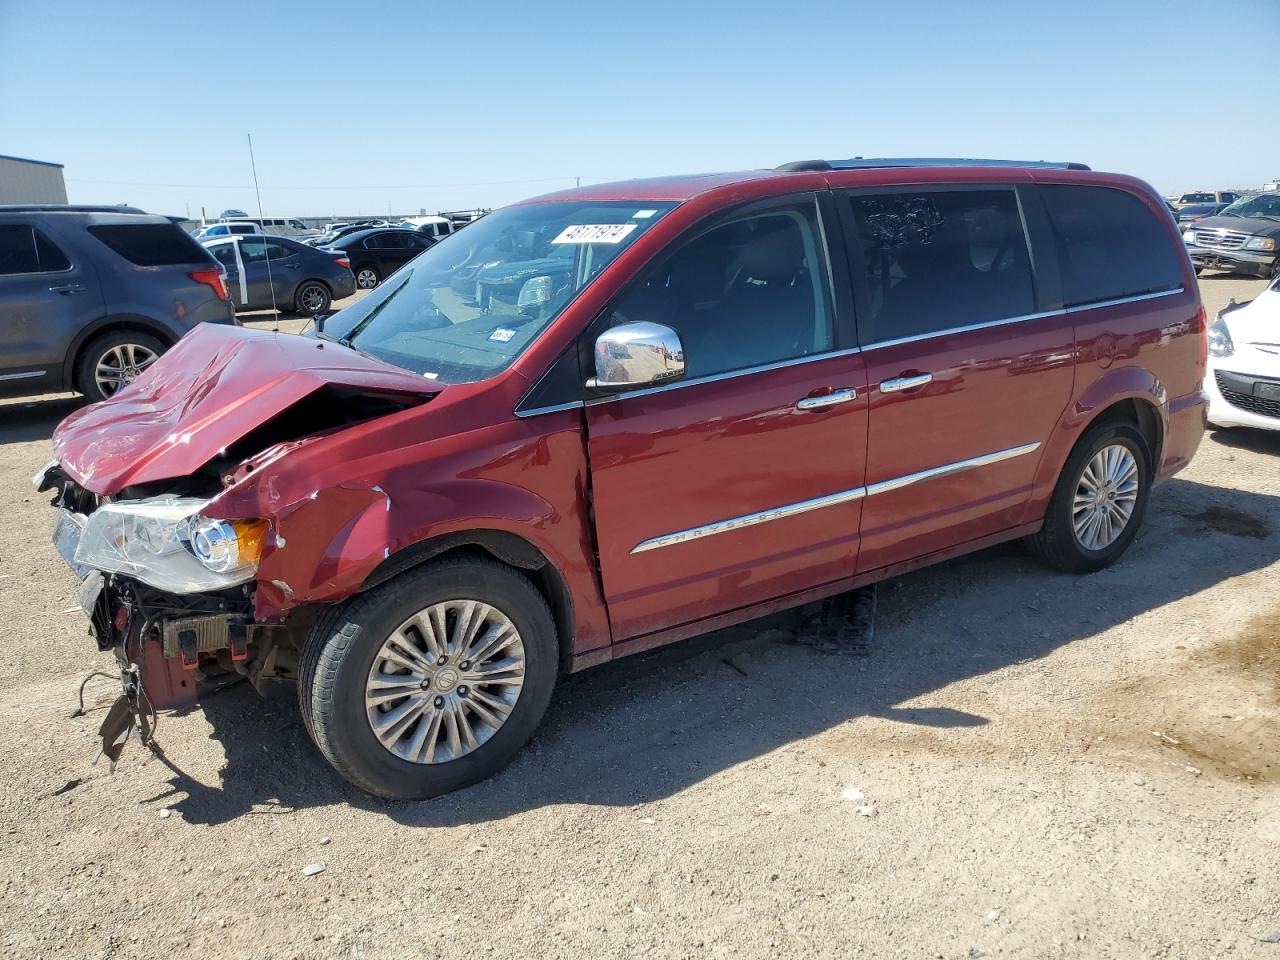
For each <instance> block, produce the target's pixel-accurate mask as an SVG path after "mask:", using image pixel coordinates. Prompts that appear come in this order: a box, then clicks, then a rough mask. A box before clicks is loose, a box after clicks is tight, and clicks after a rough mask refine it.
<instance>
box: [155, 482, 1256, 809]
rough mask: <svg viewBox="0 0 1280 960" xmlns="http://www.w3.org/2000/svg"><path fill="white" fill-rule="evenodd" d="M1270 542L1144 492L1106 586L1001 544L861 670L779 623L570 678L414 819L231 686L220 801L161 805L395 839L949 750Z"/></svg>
mask: <svg viewBox="0 0 1280 960" xmlns="http://www.w3.org/2000/svg"><path fill="white" fill-rule="evenodd" d="M1210 505H1212V506H1214V507H1216V508H1220V509H1222V510H1225V511H1229V512H1230V514H1231V515H1232V516H1238V517H1245V518H1248V519H1249V520H1250V521H1251V522H1252V525H1251V526H1250V527H1249V528H1248V529H1247V530H1246V531H1245V532H1243V533H1242V532H1240V528H1239V526H1238V525H1233V524H1227V525H1222V524H1219V523H1216V522H1213V521H1214V519H1215V517H1214V516H1210V517H1209V518H1208V519H1206V514H1207V513H1211V511H1209V510H1208V509H1207V508H1208V507H1209V506H1210ZM1276 530H1280V497H1271V496H1265V495H1261V494H1256V493H1250V492H1246V491H1241V490H1230V489H1223V488H1219V487H1212V486H1208V485H1204V484H1200V483H1195V482H1192V481H1187V480H1181V479H1174V480H1172V481H1170V482H1169V483H1167V484H1165V485H1164V486H1162V487H1160V488H1159V489H1158V490H1157V491H1156V493H1155V496H1154V497H1153V501H1152V505H1151V509H1150V511H1149V512H1148V515H1147V522H1146V525H1145V526H1144V529H1143V532H1142V534H1141V535H1140V536H1139V538H1138V540H1137V541H1136V542H1135V543H1134V545H1133V547H1132V548H1131V550H1130V552H1129V553H1128V554H1127V555H1126V557H1125V559H1124V560H1123V561H1122V562H1121V563H1119V564H1118V565H1116V566H1115V567H1112V568H1110V569H1109V570H1105V571H1102V572H1100V573H1097V574H1093V575H1092V576H1089V577H1085V578H1079V577H1073V576H1068V575H1063V574H1057V573H1053V572H1050V571H1048V570H1046V569H1045V568H1043V567H1041V566H1039V565H1038V564H1036V563H1035V562H1033V561H1032V560H1031V559H1030V557H1029V556H1027V555H1026V554H1025V553H1024V552H1023V551H1022V550H1021V548H1020V547H1019V546H1017V545H1016V544H1011V545H1006V546H1002V547H997V548H993V549H990V550H986V551H983V552H981V553H978V554H975V555H972V556H969V557H965V558H961V559H958V560H954V561H951V562H949V563H946V564H942V565H939V566H937V567H933V568H931V569H928V570H923V571H919V572H917V573H914V574H910V575H908V576H905V577H902V578H899V579H897V580H894V581H890V582H888V583H886V584H883V585H881V587H880V598H879V610H878V620H877V632H876V639H875V641H874V643H873V644H872V645H871V649H870V654H869V655H868V656H863V657H846V656H831V655H824V654H821V653H818V652H816V651H814V650H813V649H811V648H809V647H806V646H799V645H795V643H794V640H795V632H794V627H795V624H796V623H797V620H798V618H796V617H795V615H794V614H790V613H783V614H778V615H775V616H772V617H768V618H765V619H761V620H757V621H755V622H753V623H749V624H744V625H742V626H739V627H735V628H731V629H728V630H721V631H718V632H717V633H714V634H709V635H707V636H704V637H700V638H697V639H694V640H690V641H686V642H685V643H682V644H677V645H675V646H673V647H668V648H666V649H663V650H659V651H655V652H653V653H650V654H646V655H642V656H639V657H633V658H629V659H624V660H620V661H617V662H614V663H609V664H606V665H604V666H601V667H598V668H596V669H594V670H590V671H587V672H585V673H582V674H577V675H575V676H572V677H569V678H567V679H566V680H565V681H564V682H563V683H562V684H561V686H560V687H559V689H558V691H557V695H556V698H555V700H554V702H553V704H552V708H551V710H550V712H549V714H548V716H547V718H546V720H545V721H544V723H543V726H542V728H541V729H540V731H539V732H538V734H537V736H536V737H535V739H534V741H533V743H532V744H531V745H530V746H529V748H527V749H526V750H525V751H524V752H523V753H522V754H521V755H520V756H519V757H518V758H517V759H516V760H515V762H514V763H513V764H512V765H511V766H510V767H508V768H507V769H506V770H504V771H502V772H500V773H499V774H497V775H496V776H495V777H493V778H492V779H490V780H488V781H486V782H484V783H482V784H479V785H477V786H474V787H471V788H469V789H467V790H464V791H460V792H458V793H455V794H452V795H449V796H446V797H442V798H439V799H437V800H434V801H430V802H425V803H403V802H395V803H389V802H384V801H380V800H377V799H375V798H371V797H369V796H367V795H365V794H363V793H361V792H360V791H358V790H356V789H354V788H353V787H351V786H349V785H348V784H346V783H345V782H344V781H342V780H341V779H340V778H339V777H338V776H337V774H335V773H334V772H333V771H332V770H330V769H329V767H328V765H327V764H326V763H325V762H324V761H323V759H322V758H321V757H320V755H319V753H318V752H317V751H316V750H315V748H314V747H313V746H312V745H311V743H310V741H309V739H308V737H307V735H306V733H305V731H304V730H303V728H302V726H301V724H300V722H299V721H298V720H297V718H296V711H295V710H294V709H293V708H292V707H282V706H281V705H279V704H275V703H270V702H267V701H263V700H261V699H259V698H258V697H257V695H256V694H255V693H254V692H253V691H252V690H251V689H249V688H248V687H247V685H243V684H242V685H241V686H240V687H238V688H236V689H235V690H232V691H229V692H227V693H226V694H224V695H221V696H219V697H216V698H214V699H213V700H211V701H209V702H207V703H206V704H204V714H205V717H206V718H207V720H208V722H209V723H210V724H211V725H212V728H213V732H212V736H213V737H214V738H215V739H217V740H219V741H220V742H221V744H222V747H223V749H224V751H225V755H226V764H225V766H224V768H223V770H222V772H221V784H220V785H219V786H216V787H209V786H204V785H201V784H200V783H198V782H196V781H194V780H193V779H192V778H190V777H187V776H185V775H184V774H182V773H181V771H180V770H179V769H178V767H179V766H180V764H181V759H180V758H179V757H176V756H173V757H169V758H168V759H169V762H170V763H171V764H172V765H173V767H174V770H175V776H174V778H173V780H172V786H173V789H174V790H175V791H179V792H183V793H185V794H186V798H185V799H182V800H180V801H178V802H177V803H174V804H171V805H173V806H175V807H176V808H177V809H179V810H181V812H182V814H183V817H184V818H185V819H186V820H188V821H193V822H197V823H222V822H225V821H227V820H231V819H234V818H235V817H237V816H240V815H243V814H248V813H264V812H271V811H273V810H277V809H292V808H301V807H310V806H321V805H328V804H334V803H342V804H351V805H355V806H358V807H362V808H365V809H369V810H373V811H379V812H382V813H385V815H386V816H388V817H390V818H391V819H393V820H395V821H396V822H398V823H400V824H403V825H407V826H422V827H429V826H446V825H457V824H465V823H482V822H486V821H490V820H497V819H501V818H504V817H508V816H510V815H512V814H514V813H518V812H521V811H526V810H530V809H536V808H540V807H545V806H550V805H558V804H581V803H591V804H600V805H610V806H626V805H632V804H641V803H647V802H651V801H654V800H659V799H662V798H665V797H669V796H671V795H673V794H676V793H678V792H679V791H681V790H683V789H685V788H687V787H689V786H690V785H691V784H695V783H697V782H699V781H702V780H704V779H706V778H708V777H711V776H713V775H715V774H717V773H719V772H721V771H724V770H726V769H728V768H730V767H732V766H734V765H735V764H739V763H742V762H744V761H748V760H751V759H753V758H756V757H760V756H762V755H764V754H767V753H769V752H771V751H774V750H777V749H779V748H780V747H785V746H787V745H789V744H794V743H797V742H798V741H802V740H804V739H805V738H808V737H811V736H813V735H815V734H818V733H821V732H823V731H826V730H829V729H831V728H833V727H835V726H838V725H840V724H845V723H848V722H849V721H852V720H856V719H857V718H860V717H879V718H884V719H887V720H891V721H894V722H896V723H903V724H910V725H923V726H929V727H937V728H948V730H949V732H948V734H947V736H948V737H949V738H953V739H954V738H959V744H960V747H959V748H960V749H963V748H964V742H965V738H967V737H975V738H977V737H978V736H980V733H978V730H977V728H980V727H981V726H982V725H984V724H985V723H987V721H988V718H986V717H981V716H976V715H974V714H971V713H966V712H964V711H961V710H958V709H956V708H955V707H954V706H952V705H950V704H948V702H947V698H946V695H945V693H939V691H943V690H945V689H946V688H947V687H948V685H950V684H952V683H955V682H956V681H960V680H965V679H969V678H973V677H976V676H981V675H983V674H987V673H991V672H994V671H997V670H1000V669H1001V668H1004V667H1007V666H1010V665H1013V664H1019V663H1024V662H1027V661H1034V660H1038V659H1040V658H1043V657H1045V656H1046V655H1048V654H1050V653H1052V652H1053V651H1054V650H1056V649H1058V648H1060V647H1062V646H1064V645H1066V644H1070V643H1073V642H1075V641H1077V640H1080V639H1082V638H1084V637H1089V636H1093V635H1095V634H1097V633H1100V632H1102V631H1105V630H1107V629H1108V628H1110V627H1112V626H1115V625H1117V624H1120V623H1123V622H1125V621H1128V620H1130V619H1132V618H1135V617H1138V616H1139V615H1141V614H1143V613H1145V612H1147V611H1150V610H1152V609H1155V608H1158V607H1161V606H1163V605H1165V604H1167V603H1171V602H1173V601H1175V600H1177V599H1179V598H1182V597H1185V596H1188V595H1191V594H1195V593H1197V592H1199V591H1202V590H1205V589H1208V588H1209V587H1211V586H1213V585H1214V584H1217V583H1220V582H1222V581H1225V580H1229V579H1231V578H1233V577H1236V576H1239V575H1241V574H1244V573H1247V572H1249V571H1251V570H1255V569H1259V568H1261V567H1264V566H1267V565H1269V564H1271V563H1273V562H1274V561H1275V560H1276V559H1277V556H1278V555H1280V535H1278V534H1277V533H1275V532H1272V531H1276ZM1259 531H1261V533H1259ZM161 739H162V740H163V728H162V730H161ZM864 747H865V749H866V750H868V751H874V750H876V749H878V748H879V746H878V744H877V743H876V742H875V737H874V736H872V735H868V739H867V740H865V741H859V742H855V743H854V747H853V753H852V754H851V758H850V761H849V762H850V763H851V764H855V765H856V763H857V755H858V753H859V752H860V751H861V750H862V749H863V748H864Z"/></svg>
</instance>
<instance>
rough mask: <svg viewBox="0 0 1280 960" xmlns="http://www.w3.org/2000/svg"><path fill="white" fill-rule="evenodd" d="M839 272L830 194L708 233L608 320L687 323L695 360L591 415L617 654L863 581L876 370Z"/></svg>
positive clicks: (650, 274)
mask: <svg viewBox="0 0 1280 960" xmlns="http://www.w3.org/2000/svg"><path fill="white" fill-rule="evenodd" d="M826 263H827V260H826V255H825V252H824V240H823V230H822V228H821V223H820V218H819V216H818V214H817V206H816V202H815V198H813V197H812V196H808V197H805V198H802V199H798V200H797V199H795V198H790V199H788V200H786V201H779V202H777V203H773V204H770V205H766V206H763V207H759V208H752V209H751V211H750V212H749V213H748V214H745V215H738V216H730V217H729V218H728V219H727V220H726V221H725V222H721V223H718V224H715V225H711V226H709V227H708V228H705V229H703V230H700V231H699V232H698V234H697V235H696V236H695V237H693V238H692V239H689V240H688V241H687V242H685V243H683V244H682V245H680V246H679V247H678V248H677V249H676V250H675V252H674V253H672V254H670V255H669V256H667V257H665V258H663V259H662V260H661V261H659V262H658V263H657V264H656V265H654V266H652V267H651V268H648V269H647V270H646V272H645V274H644V275H642V276H641V277H640V278H639V279H638V280H637V282H636V283H634V284H633V285H632V286H631V287H630V288H629V290H628V291H627V292H626V293H624V295H623V296H622V297H620V298H619V299H618V301H617V302H616V303H615V304H614V306H613V307H612V308H611V310H610V312H609V313H608V314H607V319H606V320H605V321H604V323H605V324H606V325H607V324H609V323H620V322H627V321H637V320H649V321H653V322H656V323H662V324H665V325H667V326H669V327H672V328H673V329H674V330H675V331H676V332H677V333H678V334H679V335H680V338H681V343H682V347H683V352H684V360H685V364H686V375H685V379H684V380H683V381H677V382H674V383H672V384H669V385H664V386H661V387H656V388H650V389H647V390H638V391H636V392H633V393H629V394H622V395H620V396H617V397H614V398H610V399H606V400H601V401H598V402H590V403H588V406H587V431H588V451H589V456H590V463H591V478H592V480H591V482H592V492H593V504H594V508H595V523H596V531H597V541H598V543H599V550H600V568H601V575H602V580H603V585H604V592H605V597H606V600H607V602H608V607H609V616H610V620H611V623H612V626H613V633H614V639H615V641H617V640H625V639H628V638H631V637H636V636H640V635H643V634H646V633H650V632H652V631H655V630H661V629H663V628H666V627H672V626H676V625H679V624H683V623H688V622H691V621H696V620H701V619H703V618H705V617H709V616H714V615H716V614H719V613H725V612H728V611H731V610H734V609H737V608H740V607H745V606H748V605H751V604H753V603H757V602H761V601H765V600H769V599H772V598H776V597H780V596H785V595H787V594H791V593H795V592H797V591H800V590H803V589H806V588H808V587H812V586H817V585H820V584H823V583H828V582H832V581H835V580H839V579H841V578H843V577H847V576H850V575H851V574H852V572H853V569H854V565H855V563H856V560H857V553H858V525H859V517H860V512H861V496H862V489H861V488H862V484H863V479H864V478H863V466H864V450H865V445H866V422H867V421H866V417H867V414H866V410H867V405H866V374H865V372H864V369H863V362H862V358H861V356H860V355H859V354H858V353H857V351H856V350H847V349H846V350H842V349H841V348H842V347H846V346H848V341H847V340H845V339H844V337H843V336H842V335H841V334H839V333H837V329H838V326H837V324H835V323H834V322H833V320H834V316H833V314H834V311H833V308H832V302H833V297H832V294H831V288H830V284H829V277H828V274H827V270H826V266H825V265H826Z"/></svg>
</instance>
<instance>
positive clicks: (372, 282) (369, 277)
mask: <svg viewBox="0 0 1280 960" xmlns="http://www.w3.org/2000/svg"><path fill="white" fill-rule="evenodd" d="M377 285H378V269H377V267H372V266H369V265H368V264H365V265H364V266H361V267H356V286H357V287H359V288H360V289H361V290H372V289H373V288H374V287H376V286H377Z"/></svg>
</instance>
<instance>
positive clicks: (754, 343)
mask: <svg viewBox="0 0 1280 960" xmlns="http://www.w3.org/2000/svg"><path fill="white" fill-rule="evenodd" d="M821 249H822V247H821V240H820V234H819V230H818V227H817V223H816V217H815V214H814V207H813V204H811V203H799V204H795V205H793V206H788V207H781V208H778V209H776V210H771V211H769V212H768V213H762V214H759V215H756V216H750V217H744V218H741V219H738V220H733V221H731V222H729V223H725V224H722V225H721V226H718V227H715V228H713V229H711V230H709V231H708V232H706V233H703V234H702V235H701V236H698V237H696V238H694V239H693V240H690V241H689V242H688V243H686V244H684V245H683V246H681V247H680V248H678V249H677V250H676V251H675V252H674V253H672V254H671V255H670V256H668V257H667V258H665V259H664V260H663V261H662V262H660V263H659V264H658V266H657V267H656V268H652V269H650V270H648V271H646V273H645V274H644V275H642V277H641V278H640V279H639V281H638V282H637V285H636V286H633V287H632V288H631V289H630V290H629V291H628V292H627V293H626V294H625V295H624V296H623V297H622V298H621V299H620V300H619V301H618V302H617V303H616V304H615V306H614V309H613V312H612V317H611V321H612V323H614V324H618V323H626V322H629V321H638V320H649V321H652V322H655V323H661V324H665V325H666V326H669V327H671V328H672V329H674V330H675V331H676V332H677V333H678V334H679V335H680V340H681V342H682V345H683V347H684V355H685V365H686V371H687V374H688V376H690V377H702V376H707V375H709V374H715V373H724V372H727V371H730V370H741V369H745V368H748V367H756V366H761V365H764V364H768V363H776V362H778V361H781V360H791V359H795V358H798V357H804V356H808V355H810V354H815V353H823V352H825V351H828V350H830V349H831V346H832V330H831V312H830V309H829V308H828V303H827V296H826V289H827V287H826V274H825V271H824V270H823V269H822V267H821V264H822V263H823V258H822V256H821Z"/></svg>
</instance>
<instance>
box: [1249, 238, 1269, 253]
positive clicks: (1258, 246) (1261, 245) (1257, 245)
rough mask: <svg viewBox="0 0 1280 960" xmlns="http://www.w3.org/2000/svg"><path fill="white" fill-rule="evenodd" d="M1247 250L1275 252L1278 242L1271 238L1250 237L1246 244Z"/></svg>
mask: <svg viewBox="0 0 1280 960" xmlns="http://www.w3.org/2000/svg"><path fill="white" fill-rule="evenodd" d="M1244 248H1245V249H1246V250H1274V249H1275V248H1276V242H1275V241H1274V240H1272V239H1271V238H1270V237H1250V238H1249V239H1248V240H1246V241H1245V242H1244Z"/></svg>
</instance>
